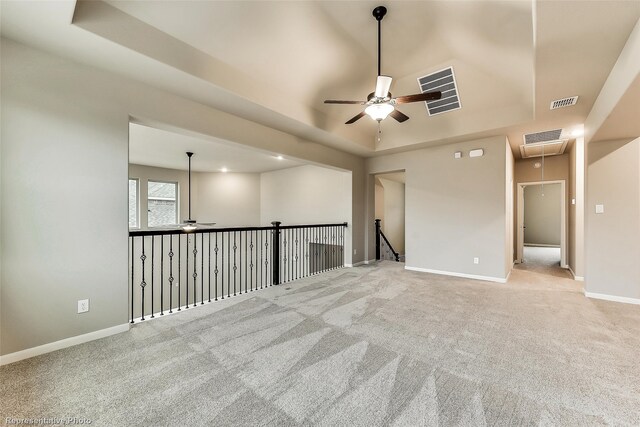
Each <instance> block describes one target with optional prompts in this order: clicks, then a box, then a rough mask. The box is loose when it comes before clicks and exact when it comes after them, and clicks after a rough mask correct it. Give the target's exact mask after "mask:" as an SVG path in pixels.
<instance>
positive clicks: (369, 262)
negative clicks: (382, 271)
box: [364, 258, 377, 265]
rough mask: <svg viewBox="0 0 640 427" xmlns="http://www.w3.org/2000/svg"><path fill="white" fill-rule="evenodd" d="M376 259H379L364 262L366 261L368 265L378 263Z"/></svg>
mask: <svg viewBox="0 0 640 427" xmlns="http://www.w3.org/2000/svg"><path fill="white" fill-rule="evenodd" d="M376 261H377V260H376V259H375V258H374V259H370V260H366V261H365V262H364V263H365V264H366V265H369V264H375V263H376Z"/></svg>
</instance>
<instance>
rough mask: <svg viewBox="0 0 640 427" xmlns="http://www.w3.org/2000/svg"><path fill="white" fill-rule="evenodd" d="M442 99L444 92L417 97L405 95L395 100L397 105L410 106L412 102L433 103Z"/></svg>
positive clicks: (421, 94) (419, 94) (427, 93)
mask: <svg viewBox="0 0 640 427" xmlns="http://www.w3.org/2000/svg"><path fill="white" fill-rule="evenodd" d="M440 98H442V92H439V91H438V92H425V93H416V94H415V95H405V96H399V97H397V98H395V99H394V100H395V102H396V104H408V103H410V102H420V101H433V100H435V99H440Z"/></svg>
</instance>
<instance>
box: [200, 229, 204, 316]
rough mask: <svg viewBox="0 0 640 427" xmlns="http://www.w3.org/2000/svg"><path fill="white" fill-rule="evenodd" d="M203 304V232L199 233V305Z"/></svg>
mask: <svg viewBox="0 0 640 427" xmlns="http://www.w3.org/2000/svg"><path fill="white" fill-rule="evenodd" d="M203 304H204V233H202V234H200V305H203Z"/></svg>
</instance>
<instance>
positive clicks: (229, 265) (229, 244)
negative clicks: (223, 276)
mask: <svg viewBox="0 0 640 427" xmlns="http://www.w3.org/2000/svg"><path fill="white" fill-rule="evenodd" d="M230 296H231V232H227V297H230Z"/></svg>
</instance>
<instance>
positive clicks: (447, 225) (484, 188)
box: [367, 137, 509, 280]
mask: <svg viewBox="0 0 640 427" xmlns="http://www.w3.org/2000/svg"><path fill="white" fill-rule="evenodd" d="M476 148H482V149H484V152H485V154H484V156H483V157H479V158H469V156H468V154H469V151H470V150H472V149H476ZM456 151H462V152H463V153H464V157H463V158H462V159H454V153H455V152H456ZM505 168H506V149H505V137H492V138H485V139H480V140H475V141H467V142H462V143H457V144H450V145H444V146H439V147H433V148H427V149H422V150H415V151H410V152H406V153H398V154H392V155H387V156H380V157H374V158H371V159H368V171H369V173H370V174H379V173H384V172H392V171H398V170H406V184H405V185H406V193H405V201H406V203H405V206H406V207H405V209H406V212H405V218H406V223H405V226H406V233H405V234H406V241H405V246H406V254H407V259H406V266H407V268H417V269H423V270H435V271H441V272H447V273H453V274H462V275H472V276H483V277H486V278H491V279H494V280H500V279H504V278H505V277H506V274H507V272H508V271H509V266H507V265H506V262H505V260H506V258H507V257H506V255H505V254H506V252H507V251H508V249H507V248H506V247H505V246H506V243H505V242H506V240H507V237H506V228H507V227H506V221H507V219H506V214H505V212H506V194H505V188H506V183H505V180H506V179H505V177H506V171H505ZM368 182H369V189H368V191H367V194H368V197H369V200H368V203H367V204H368V206H369V208H368V209H369V215H368V218H367V219H368V224H369V227H368V231H369V236H370V237H369V241H371V240H372V239H373V233H374V229H373V227H374V224H373V219H374V218H373V217H374V200H373V196H374V190H375V189H374V187H375V184H374V178H373V176H372V175H370V176H369V181H368ZM368 250H369V251H370V252H369V256H368V257H367V258H369V259H371V258H374V256H372V254H373V253H374V252H373V251H375V245H374V244H370V245H368ZM474 257H478V258H480V263H479V264H474V263H473V258H474Z"/></svg>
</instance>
